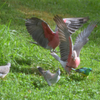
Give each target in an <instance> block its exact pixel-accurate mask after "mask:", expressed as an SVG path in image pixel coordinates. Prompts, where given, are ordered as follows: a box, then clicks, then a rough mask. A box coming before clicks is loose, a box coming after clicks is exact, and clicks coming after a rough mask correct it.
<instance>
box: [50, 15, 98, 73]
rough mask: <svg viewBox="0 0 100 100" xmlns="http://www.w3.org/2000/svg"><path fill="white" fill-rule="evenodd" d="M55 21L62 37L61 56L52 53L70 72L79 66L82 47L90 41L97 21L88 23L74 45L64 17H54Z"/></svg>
mask: <svg viewBox="0 0 100 100" xmlns="http://www.w3.org/2000/svg"><path fill="white" fill-rule="evenodd" d="M54 21H55V22H56V24H57V27H58V35H59V39H60V45H59V48H60V55H61V58H60V57H59V56H58V55H57V54H56V53H54V52H52V53H51V55H52V56H53V57H54V58H55V59H57V60H58V61H59V62H60V63H61V65H62V66H63V68H64V69H65V70H66V71H67V72H68V73H69V74H70V71H71V70H72V68H77V67H78V66H79V64H80V58H79V55H80V51H81V49H82V47H83V46H84V45H85V44H86V43H87V42H88V40H89V39H88V37H89V35H90V34H91V32H92V30H93V29H94V27H95V26H96V22H92V23H90V24H89V25H88V27H87V28H86V29H84V31H83V32H81V33H80V34H79V35H78V37H77V38H76V41H75V44H74V46H73V44H72V40H71V36H70V33H69V31H68V28H67V27H66V24H65V23H64V22H63V20H62V18H61V17H59V16H55V17H54Z"/></svg>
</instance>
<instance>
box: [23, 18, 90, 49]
mask: <svg viewBox="0 0 100 100" xmlns="http://www.w3.org/2000/svg"><path fill="white" fill-rule="evenodd" d="M88 19H89V18H88V17H83V18H65V19H64V21H65V23H66V26H67V28H68V31H69V32H70V34H72V33H74V32H75V31H76V30H78V29H79V28H80V27H81V26H82V24H84V23H85V22H87V21H88ZM66 20H67V21H66ZM25 25H26V28H27V31H28V32H29V34H30V35H31V36H32V38H33V40H34V41H36V42H31V43H34V44H37V45H40V46H41V47H43V48H45V49H50V50H52V49H53V50H54V49H55V48H56V47H57V46H58V45H59V42H60V41H59V37H58V31H56V32H54V31H53V30H52V29H51V28H50V27H49V25H48V24H47V23H46V22H45V21H43V20H41V19H39V18H36V17H32V18H30V19H27V20H26V22H25Z"/></svg>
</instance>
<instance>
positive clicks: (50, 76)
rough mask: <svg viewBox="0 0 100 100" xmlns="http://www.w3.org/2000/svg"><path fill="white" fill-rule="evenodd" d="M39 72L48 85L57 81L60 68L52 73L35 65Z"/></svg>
mask: <svg viewBox="0 0 100 100" xmlns="http://www.w3.org/2000/svg"><path fill="white" fill-rule="evenodd" d="M37 68H38V70H39V72H40V73H41V74H42V75H43V77H44V79H45V80H46V81H47V83H48V85H49V86H51V85H52V84H54V83H57V82H58V81H59V79H60V69H58V70H57V72H56V73H55V74H52V73H51V72H50V71H49V70H47V71H44V70H43V69H42V68H41V67H37Z"/></svg>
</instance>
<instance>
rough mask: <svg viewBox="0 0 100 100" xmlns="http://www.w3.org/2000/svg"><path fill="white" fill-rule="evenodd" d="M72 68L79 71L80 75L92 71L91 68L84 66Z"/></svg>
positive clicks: (86, 74)
mask: <svg viewBox="0 0 100 100" xmlns="http://www.w3.org/2000/svg"><path fill="white" fill-rule="evenodd" d="M72 70H74V71H76V72H78V73H81V75H82V76H85V77H87V76H88V75H89V74H90V72H91V71H92V68H86V67H83V68H79V69H74V68H72Z"/></svg>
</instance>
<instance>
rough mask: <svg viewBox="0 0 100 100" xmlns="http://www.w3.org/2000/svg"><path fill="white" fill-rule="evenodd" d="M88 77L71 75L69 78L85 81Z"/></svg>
mask: <svg viewBox="0 0 100 100" xmlns="http://www.w3.org/2000/svg"><path fill="white" fill-rule="evenodd" d="M86 78H87V77H83V76H81V75H71V76H70V79H69V78H67V79H68V80H75V81H83V80H85V79H86Z"/></svg>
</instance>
